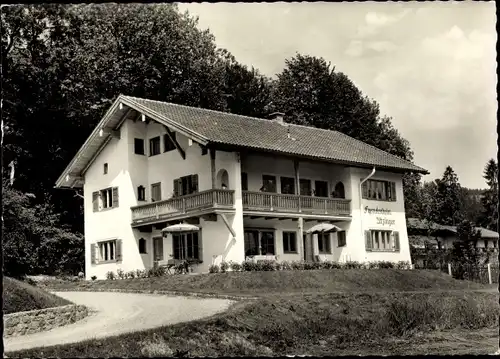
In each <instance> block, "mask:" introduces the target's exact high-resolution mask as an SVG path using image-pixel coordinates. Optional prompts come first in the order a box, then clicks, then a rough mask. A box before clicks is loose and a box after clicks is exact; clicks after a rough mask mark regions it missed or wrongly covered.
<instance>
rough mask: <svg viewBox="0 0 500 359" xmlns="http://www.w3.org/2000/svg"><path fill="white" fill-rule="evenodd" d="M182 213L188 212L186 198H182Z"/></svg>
mask: <svg viewBox="0 0 500 359" xmlns="http://www.w3.org/2000/svg"><path fill="white" fill-rule="evenodd" d="M182 213H186V199H185V198H183V199H182Z"/></svg>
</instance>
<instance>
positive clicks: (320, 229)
mask: <svg viewBox="0 0 500 359" xmlns="http://www.w3.org/2000/svg"><path fill="white" fill-rule="evenodd" d="M341 230H342V228H340V227H337V226H336V225H334V224H331V223H318V224H317V225H315V226H312V227H311V228H310V229H309V230H308V231H306V233H307V234H314V233H328V232H335V231H341Z"/></svg>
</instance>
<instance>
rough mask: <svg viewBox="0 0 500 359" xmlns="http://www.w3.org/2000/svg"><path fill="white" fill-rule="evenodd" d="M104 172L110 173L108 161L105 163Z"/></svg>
mask: <svg viewBox="0 0 500 359" xmlns="http://www.w3.org/2000/svg"><path fill="white" fill-rule="evenodd" d="M104 174H105V175H107V174H108V164H107V163H105V164H104Z"/></svg>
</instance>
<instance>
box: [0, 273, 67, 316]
mask: <svg viewBox="0 0 500 359" xmlns="http://www.w3.org/2000/svg"><path fill="white" fill-rule="evenodd" d="M66 304H71V302H69V301H67V300H66V299H63V298H60V297H57V296H55V295H53V294H51V293H47V292H46V291H44V290H43V289H41V288H37V287H34V286H32V285H29V284H28V283H25V282H21V281H19V280H16V279H12V278H7V277H4V278H3V311H4V314H9V313H15V312H22V311H27V310H35V309H44V308H52V307H58V306H61V305H66Z"/></svg>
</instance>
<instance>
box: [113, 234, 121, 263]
mask: <svg viewBox="0 0 500 359" xmlns="http://www.w3.org/2000/svg"><path fill="white" fill-rule="evenodd" d="M115 259H116V261H117V262H120V261H122V240H121V239H117V240H116V248H115Z"/></svg>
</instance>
